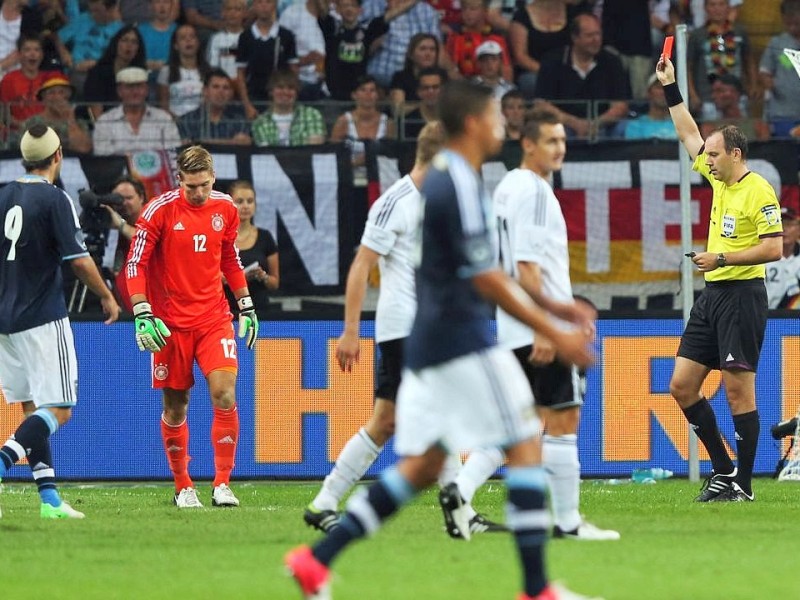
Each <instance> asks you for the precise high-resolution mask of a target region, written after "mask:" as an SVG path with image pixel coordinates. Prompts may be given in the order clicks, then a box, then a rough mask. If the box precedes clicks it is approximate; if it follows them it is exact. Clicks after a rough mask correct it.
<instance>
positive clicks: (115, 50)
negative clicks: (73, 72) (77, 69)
mask: <svg viewBox="0 0 800 600" xmlns="http://www.w3.org/2000/svg"><path fill="white" fill-rule="evenodd" d="M146 66H147V60H146V59H145V54H144V41H143V40H142V36H141V35H139V31H138V30H137V29H136V27H134V26H133V25H125V26H124V27H123V28H122V29H120V30H119V31H118V32H117V33H116V34H114V37H113V38H111V41H110V42H109V44H108V48H106V51H105V52H104V53H103V56H101V57H100V60H98V61H97V64H96V65H95V66H93V67H92V68H91V69H89V72H88V73H87V75H86V83H85V84H84V88H83V96H84V99H85V100H86V101H87V102H89V103H91V105H90V106H89V111H90V113H91V117H92V118H93V119H94V120H97V118H98V117H99V116H100V115H102V114H103V112H104V111H106V110H109V109H111V108H113V107H114V105H115V104H116V103H117V84H116V76H117V73H118V72H119V71H121V70H122V69H126V68H128V67H142V68H145V67H146Z"/></svg>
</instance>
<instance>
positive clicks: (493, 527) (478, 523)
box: [469, 513, 508, 533]
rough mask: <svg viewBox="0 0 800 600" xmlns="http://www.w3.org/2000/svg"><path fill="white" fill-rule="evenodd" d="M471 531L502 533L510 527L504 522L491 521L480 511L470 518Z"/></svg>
mask: <svg viewBox="0 0 800 600" xmlns="http://www.w3.org/2000/svg"><path fill="white" fill-rule="evenodd" d="M469 531H470V533H500V532H503V531H508V527H506V526H505V525H503V524H502V523H495V522H494V521H490V520H489V519H487V518H486V517H484V516H483V515H482V514H480V513H478V514H477V515H475V516H474V517H472V518H471V519H470V520H469Z"/></svg>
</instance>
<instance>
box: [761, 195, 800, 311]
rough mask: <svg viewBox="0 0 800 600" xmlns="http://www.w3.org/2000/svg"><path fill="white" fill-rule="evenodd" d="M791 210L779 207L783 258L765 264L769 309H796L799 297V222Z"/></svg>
mask: <svg viewBox="0 0 800 600" xmlns="http://www.w3.org/2000/svg"><path fill="white" fill-rule="evenodd" d="M799 218H800V217H798V214H797V213H796V212H795V211H794V209H792V208H788V207H786V206H782V207H781V221H782V222H783V256H781V258H780V259H779V260H776V261H775V262H771V263H767V264H766V265H765V266H766V268H767V277H766V284H767V299H768V301H769V307H770V308H798V297H799V296H800V243H798V238H800V220H798V219H799Z"/></svg>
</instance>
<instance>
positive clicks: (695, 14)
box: [679, 0, 744, 29]
mask: <svg viewBox="0 0 800 600" xmlns="http://www.w3.org/2000/svg"><path fill="white" fill-rule="evenodd" d="M684 3H686V4H688V6H687V9H688V15H687V16H690V17H691V23H690V26H692V27H694V29H700V28H702V27H703V25H704V24H705V23H706V21H707V20H708V13H707V8H706V0H688V1H687V0H682V1H681V2H680V3H679V4H684ZM742 4H744V0H730V2H728V8H727V13H726V18H727V19H728V21H730V22H731V23H733V22H734V21H736V19H737V18H738V17H739V7H740V6H741V5H742Z"/></svg>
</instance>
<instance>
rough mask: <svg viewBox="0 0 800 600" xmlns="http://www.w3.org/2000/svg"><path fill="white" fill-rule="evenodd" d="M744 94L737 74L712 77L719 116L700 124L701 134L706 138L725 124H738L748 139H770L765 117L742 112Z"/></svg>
mask: <svg viewBox="0 0 800 600" xmlns="http://www.w3.org/2000/svg"><path fill="white" fill-rule="evenodd" d="M743 94H744V87H743V86H742V82H741V81H740V80H739V78H738V77H736V76H735V75H731V74H725V75H718V76H713V77H712V83H711V100H712V102H713V103H714V108H715V109H716V112H717V114H716V117H717V118H716V119H714V120H711V121H706V122H704V123H702V124H701V125H700V134H701V135H702V136H703V138H704V139H705V138H707V137H708V136H709V135H711V134H712V133H713V132H714V130H716V129H719V128H720V127H722V126H723V125H736V126H737V127H738V128H739V129H741V130H742V132H743V133H744V134H745V135H746V136H747V139H748V140H761V141H763V140H768V139H769V125H767V124H766V122H765V121H764V120H763V119H754V118H751V117H750V116H749V115H747V114H746V113H744V112H742V100H743V98H742V96H743Z"/></svg>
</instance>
